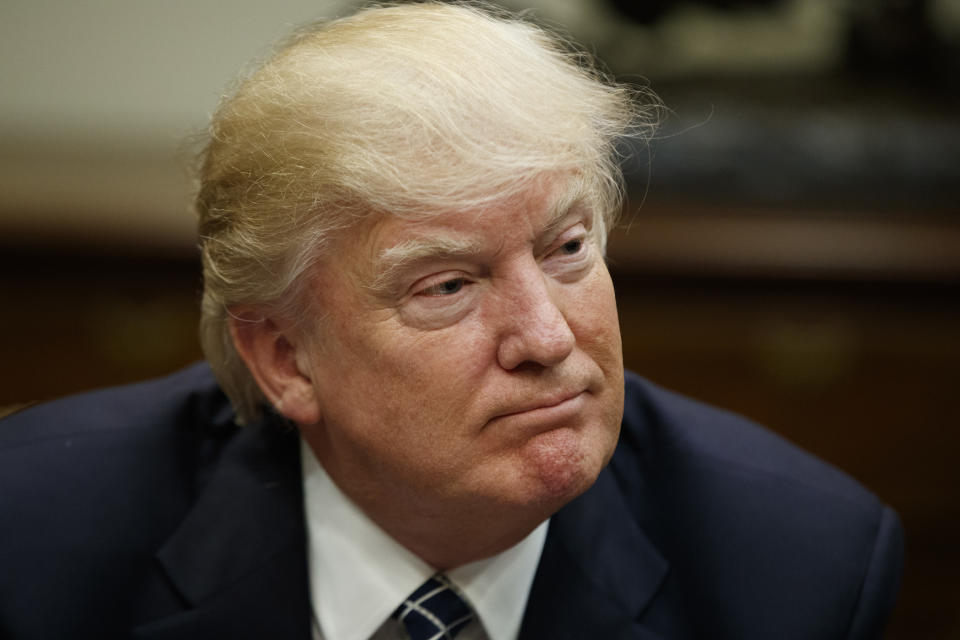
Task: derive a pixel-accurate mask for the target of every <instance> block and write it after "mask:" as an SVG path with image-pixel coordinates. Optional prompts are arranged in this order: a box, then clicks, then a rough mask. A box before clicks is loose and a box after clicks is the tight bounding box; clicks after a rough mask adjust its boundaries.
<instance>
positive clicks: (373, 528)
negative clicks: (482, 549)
mask: <svg viewBox="0 0 960 640" xmlns="http://www.w3.org/2000/svg"><path fill="white" fill-rule="evenodd" d="M300 450H301V459H302V469H303V497H304V512H305V514H306V522H307V544H308V549H307V559H308V563H309V572H310V602H311V605H312V608H313V615H314V625H313V631H314V633H313V636H314V639H315V640H388V639H391V640H392V639H394V638H402V637H403V631H402V629H401V626H400V623H398V622H397V621H395V620H393V619H392V618H390V614H392V613H393V611H394V610H395V609H396V608H397V607H398V606H399V605H400V603H401V602H403V600H404V599H405V598H406V597H407V596H408V595H410V594H411V593H412V592H413V591H414V590H415V589H416V588H417V587H419V586H420V585H421V584H423V582H424V581H426V580H427V579H428V578H429V577H431V576H432V575H434V574H435V573H436V572H435V571H434V569H433V568H432V567H430V566H429V565H428V564H426V563H425V562H423V561H422V560H421V559H420V558H418V557H417V556H415V555H414V554H413V553H411V552H410V551H408V550H407V549H406V548H405V547H403V546H402V545H400V544H399V543H398V542H396V541H395V540H394V539H393V538H391V537H390V536H389V535H387V533H386V532H384V531H383V530H382V529H381V528H380V527H379V526H377V525H376V524H375V523H374V522H373V521H372V520H371V519H370V518H369V517H367V515H366V514H365V513H363V511H361V510H360V508H359V507H357V506H356V505H355V504H354V503H353V502H351V501H350V499H349V498H347V497H346V496H345V495H344V494H343V492H342V491H340V489H339V488H338V487H337V485H336V484H334V482H333V480H331V479H330V476H329V475H327V472H326V471H325V470H324V469H323V467H322V466H321V465H320V463H319V462H318V461H317V458H316V456H314V454H313V451H312V450H311V449H310V446H309V445H308V444H307V443H306V442H301V447H300ZM547 526H548V521H546V520H545V521H544V522H543V523H541V524H540V526H538V527H537V528H536V529H534V530H533V532H531V533H530V535H528V536H527V537H526V538H524V539H523V540H521V541H520V542H519V543H517V544H516V545H514V546H513V547H511V548H509V549H507V550H506V551H503V552H502V553H500V554H498V555H495V556H492V557H490V558H486V559H484V560H480V561H478V562H472V563H470V564H466V565H463V566H461V567H457V568H456V569H453V570H450V571H447V572H446V576H447V577H448V578H450V580H451V581H452V582H453V583H454V584H455V585H456V586H457V587H459V589H460V591H461V592H462V593H463V594H464V595H465V596H466V598H467V600H468V602H469V604H470V606H472V607H473V610H474V611H475V612H476V613H477V619H475V620H474V621H473V622H471V623H470V624H469V625H468V626H467V627H466V628H465V629H464V630H463V631H461V632H460V634H459V635H458V636H457V640H515V639H516V637H517V634H518V633H519V631H520V622H521V620H522V619H523V612H524V609H526V606H527V596H528V595H529V593H530V586H531V585H532V584H533V577H534V574H535V573H536V570H537V564H538V563H539V561H540V553H541V552H542V551H543V544H544V541H545V540H546V537H547Z"/></svg>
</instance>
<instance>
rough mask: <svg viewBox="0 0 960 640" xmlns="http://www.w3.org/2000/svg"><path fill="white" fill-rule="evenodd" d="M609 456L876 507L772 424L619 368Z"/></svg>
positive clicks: (629, 463)
mask: <svg viewBox="0 0 960 640" xmlns="http://www.w3.org/2000/svg"><path fill="white" fill-rule="evenodd" d="M613 463H614V465H619V466H621V467H623V468H642V469H643V470H644V471H645V472H649V473H653V474H661V475H666V476H670V477H674V476H676V477H677V478H680V477H683V478H684V482H687V483H690V484H691V485H694V484H696V483H698V482H699V483H703V484H704V488H707V489H708V488H710V486H711V485H715V483H717V482H720V481H722V480H725V479H731V480H736V481H737V482H738V483H740V484H741V485H744V486H748V487H749V486H753V487H755V488H756V489H757V491H758V492H762V493H765V494H766V495H771V496H772V495H777V494H778V492H779V493H780V494H783V495H786V494H790V493H793V492H801V493H805V494H820V495H821V496H822V497H823V499H824V500H827V501H832V502H837V503H849V504H852V505H859V506H861V507H866V508H868V509H869V510H871V511H872V510H875V509H878V508H879V506H880V503H879V501H878V500H877V499H876V498H875V497H874V496H873V495H872V494H871V493H870V492H869V491H868V490H867V489H865V488H864V487H863V486H862V485H860V484H859V483H858V482H857V481H856V480H854V479H853V478H852V477H850V476H849V475H847V474H846V473H844V472H842V471H840V470H839V469H837V468H835V467H833V466H832V465H830V464H828V463H826V462H824V461H822V460H820V459H819V458H817V457H816V456H814V455H812V454H810V453H808V452H806V451H804V450H803V449H801V448H800V447H798V446H797V445H795V444H793V443H791V442H789V441H787V440H786V439H785V438H783V437H781V436H779V435H777V434H776V433H774V432H773V431H770V430H769V429H766V428H764V427H762V426H760V425H758V424H756V423H754V422H752V421H751V420H749V419H747V418H745V417H743V416H740V415H737V414H735V413H732V412H730V411H726V410H723V409H719V408H717V407H713V406H710V405H707V404H705V403H702V402H699V401H697V400H693V399H691V398H688V397H685V396H683V395H680V394H678V393H675V392H672V391H669V390H666V389H663V388H661V387H659V386H657V385H656V384H654V383H652V382H650V381H648V380H646V379H644V378H642V377H640V376H638V375H636V374H634V373H632V372H628V373H627V374H626V400H625V407H624V419H623V428H622V432H621V443H620V447H619V448H618V451H617V456H615V458H614V462H613ZM681 472H682V475H678V474H681ZM775 488H776V489H775Z"/></svg>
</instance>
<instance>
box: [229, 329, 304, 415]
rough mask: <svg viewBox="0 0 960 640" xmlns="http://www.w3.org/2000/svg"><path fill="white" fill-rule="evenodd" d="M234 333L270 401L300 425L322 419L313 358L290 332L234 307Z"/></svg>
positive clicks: (241, 351) (235, 341) (241, 354)
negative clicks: (313, 378) (312, 375)
mask: <svg viewBox="0 0 960 640" xmlns="http://www.w3.org/2000/svg"><path fill="white" fill-rule="evenodd" d="M229 322H230V336H231V338H232V339H233V344H234V347H235V348H236V350H237V353H239V354H240V357H241V358H242V359H243V361H244V363H246V365H247V368H248V369H249V370H250V373H251V374H252V375H253V377H254V379H255V380H256V381H257V385H258V386H259V387H260V390H261V391H262V392H263V394H264V396H266V398H267V400H268V401H269V402H270V404H272V405H273V407H274V408H275V409H276V410H277V412H278V413H280V414H281V415H283V416H285V417H287V418H289V419H290V420H292V421H293V422H295V423H296V424H298V425H308V424H314V423H316V422H319V421H320V407H319V403H318V402H317V397H316V392H315V391H314V388H313V382H312V379H311V376H310V371H309V369H308V368H307V366H306V364H307V363H308V362H309V358H308V357H307V354H306V353H300V351H301V350H302V348H303V345H302V344H300V343H299V342H298V341H297V340H296V339H295V338H294V337H293V336H292V335H290V334H289V333H290V332H289V331H284V330H283V329H281V328H280V327H279V326H278V325H277V323H276V322H275V321H274V320H273V319H271V318H268V317H265V316H263V315H261V314H259V313H256V312H253V311H250V310H231V314H230V320H229Z"/></svg>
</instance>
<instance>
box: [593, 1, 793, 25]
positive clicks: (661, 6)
mask: <svg viewBox="0 0 960 640" xmlns="http://www.w3.org/2000/svg"><path fill="white" fill-rule="evenodd" d="M607 1H608V2H609V3H610V5H611V6H613V7H614V8H615V9H616V10H617V11H618V12H619V13H621V14H622V15H624V16H626V17H628V18H630V19H631V20H634V21H636V22H639V23H640V24H652V23H654V22H656V21H657V20H658V19H659V18H660V17H661V16H663V15H664V14H665V13H667V12H668V11H670V9H673V8H675V7H676V6H677V5H679V4H683V3H684V1H685V2H686V4H700V5H706V6H710V7H716V8H718V9H740V8H744V7H756V6H762V5H773V4H780V3H782V1H783V0H650V1H649V2H646V1H645V0H607Z"/></svg>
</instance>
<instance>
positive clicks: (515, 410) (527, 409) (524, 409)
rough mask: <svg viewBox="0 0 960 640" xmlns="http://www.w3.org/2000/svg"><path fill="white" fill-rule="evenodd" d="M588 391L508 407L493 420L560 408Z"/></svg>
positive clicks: (538, 399)
mask: <svg viewBox="0 0 960 640" xmlns="http://www.w3.org/2000/svg"><path fill="white" fill-rule="evenodd" d="M586 392H587V390H586V389H576V390H573V391H564V392H562V393H554V394H551V395H549V396H541V397H539V398H537V399H535V400H531V401H529V402H526V403H522V404H519V405H518V406H516V407H508V408H507V409H505V410H504V411H501V412H499V413H497V414H496V415H495V416H494V417H493V420H497V419H500V418H508V417H510V416H516V415H521V414H524V413H531V412H534V411H539V410H541V409H544V410H546V409H553V408H558V407H560V406H561V405H563V404H565V403H567V402H570V401H571V400H574V399H576V398H578V397H580V396H581V395H582V394H584V393H586Z"/></svg>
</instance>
